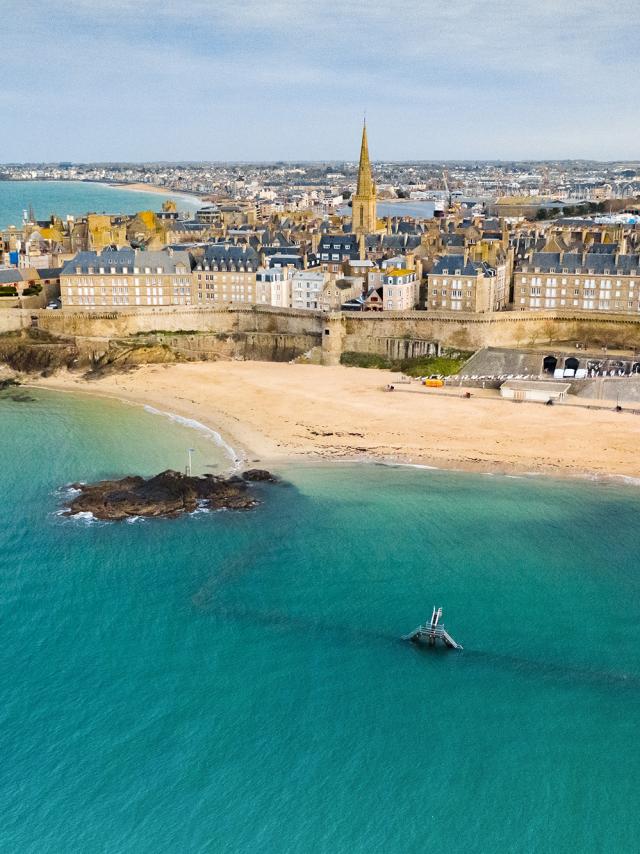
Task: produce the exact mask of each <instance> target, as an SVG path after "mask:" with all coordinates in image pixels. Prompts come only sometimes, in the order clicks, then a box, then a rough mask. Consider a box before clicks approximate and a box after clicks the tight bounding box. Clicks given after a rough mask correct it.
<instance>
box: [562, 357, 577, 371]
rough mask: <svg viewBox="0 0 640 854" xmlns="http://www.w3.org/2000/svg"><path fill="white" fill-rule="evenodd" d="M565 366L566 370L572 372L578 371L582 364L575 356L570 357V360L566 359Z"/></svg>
mask: <svg viewBox="0 0 640 854" xmlns="http://www.w3.org/2000/svg"><path fill="white" fill-rule="evenodd" d="M564 366H565V369H568V370H570V371H577V370H578V368H579V367H580V362H579V360H578V359H576V357H575V356H569V358H568V359H565V361H564Z"/></svg>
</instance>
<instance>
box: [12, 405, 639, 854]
mask: <svg viewBox="0 0 640 854" xmlns="http://www.w3.org/2000/svg"><path fill="white" fill-rule="evenodd" d="M19 392H20V394H19V395H18V396H19V397H20V396H22V395H26V397H27V398H29V397H31V398H32V399H31V400H29V399H27V400H25V399H24V398H23V399H22V400H21V401H14V400H13V399H12V394H11V393H8V392H3V393H2V394H1V395H0V427H1V431H2V432H1V435H2V443H1V445H0V465H1V469H0V470H1V472H2V485H3V489H2V497H3V501H2V504H1V505H0V517H1V525H0V539H1V543H0V603H1V619H2V638H3V643H2V647H1V650H0V756H1V757H2V764H1V768H2V771H1V774H0V814H1V815H2V823H1V825H0V851H2V852H5V851H6V852H38V854H39V852H65V854H66V852H136V854H138V852H149V853H150V854H152V853H153V854H157V852H274V854H286V853H288V852H291V854H294V852H295V854H298V852H314V854H315V852H318V854H319V852H322V854H325V852H326V854H342V852H344V854H347V852H367V854H371V852H376V854H377V852H380V853H381V854H382V852H384V854H387V853H388V852H390V854H395V852H398V854H412V852H417V851H441V852H447V854H457V852H460V854H473V853H474V852H495V851H499V852H527V854H528V853H529V852H531V853H532V854H533V852H554V854H565V852H571V854H574V852H584V854H591V852H593V854H596V852H598V854H603V852H605V853H606V852H612V854H619V852H637V851H638V850H640V818H639V817H638V816H639V811H638V807H639V806H640V803H639V801H640V788H639V786H638V780H639V779H640V748H639V747H638V727H639V725H640V595H639V594H640V574H639V572H638V546H639V540H640V536H639V533H638V517H639V511H640V492H639V491H638V487H637V486H635V485H631V484H629V485H626V484H610V483H597V482H575V483H574V482H561V481H553V480H546V479H541V478H508V477H489V476H483V475H469V474H458V473H447V472H441V471H428V470H418V469H411V468H390V467H383V466H373V465H372V466H365V465H360V466H355V465H333V466H332V465H326V466H323V467H313V466H310V467H303V466H298V467H295V466H288V467H285V469H284V470H283V471H282V474H283V475H284V477H285V478H286V480H287V482H288V484H287V485H279V486H276V487H268V486H257V487H256V488H257V489H258V491H259V492H260V494H261V496H262V498H263V499H264V503H263V504H262V506H261V507H260V508H259V509H258V510H256V511H254V512H250V513H244V514H235V515H234V514H232V513H213V514H207V513H198V514H195V515H193V516H189V517H186V518H182V519H178V520H173V521H169V520H156V521H138V522H134V523H132V524H128V523H125V524H109V523H98V522H95V521H94V522H92V521H90V520H87V519H79V520H78V519H77V520H70V519H68V518H65V517H62V516H60V515H58V511H59V509H60V508H61V507H62V506H63V505H64V500H65V495H64V493H63V492H60V487H61V486H62V485H64V484H67V483H69V482H70V481H75V480H89V479H94V478H99V477H103V476H107V475H120V474H125V473H130V472H132V471H137V472H141V473H147V474H150V473H153V472H156V471H158V470H161V469H163V468H165V467H169V466H171V467H174V468H181V467H183V466H184V463H185V457H186V449H187V448H188V447H194V448H196V453H195V455H194V463H196V461H197V464H198V467H199V469H200V470H201V471H213V470H220V469H221V468H224V467H226V466H227V465H228V464H229V460H228V458H227V456H226V455H225V453H224V450H223V449H222V448H221V447H220V446H219V445H218V444H216V442H215V437H214V436H211V435H208V434H207V433H205V432H199V431H198V430H195V429H191V428H189V427H187V426H185V425H181V424H178V423H175V422H172V421H170V420H169V419H168V418H165V417H163V416H161V415H157V414H151V413H148V412H145V411H144V410H142V409H137V408H134V407H130V406H125V405H121V404H119V403H115V402H110V401H102V400H94V399H90V398H81V397H77V396H72V395H63V394H55V393H52V392H44V391H27V392H25V391H24V390H19ZM14 393H15V392H14ZM434 604H435V605H442V606H443V607H444V609H445V615H444V616H445V623H446V625H447V627H448V628H449V630H450V631H451V633H452V634H453V636H454V637H455V638H456V639H457V640H459V641H460V642H461V643H463V644H464V647H465V648H464V651H463V652H460V653H455V652H446V651H440V650H438V651H428V650H421V649H418V648H414V647H413V646H411V645H409V644H406V643H403V642H402V641H401V640H400V639H399V638H400V636H401V635H402V634H403V633H405V632H407V631H409V630H411V629H413V628H414V627H415V626H416V625H417V624H418V623H419V622H420V621H422V620H423V619H425V618H427V617H428V616H429V615H430V613H431V607H432V605H434Z"/></svg>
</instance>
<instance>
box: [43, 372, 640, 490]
mask: <svg viewBox="0 0 640 854" xmlns="http://www.w3.org/2000/svg"><path fill="white" fill-rule="evenodd" d="M393 379H394V376H392V375H390V374H388V373H386V372H384V371H375V370H366V369H359V368H344V367H319V366H315V365H290V364H278V363H270V362H205V363H200V362H199V363H189V364H181V365H171V366H169V365H147V366H144V367H142V368H139V369H137V370H135V371H132V372H129V373H123V374H114V375H110V376H106V377H103V378H100V379H97V380H91V381H87V380H84V379H82V378H81V377H80V376H79V375H75V374H58V375H56V376H54V377H50V378H47V379H39V380H37V381H36V382H34V383H33V384H34V385H38V386H40V387H45V388H50V389H59V390H66V391H77V392H88V393H91V394H97V395H101V396H107V397H113V398H118V399H121V400H124V401H128V402H131V403H137V404H141V405H148V406H151V407H154V408H155V409H158V410H161V411H163V412H171V413H175V414H177V415H181V416H183V417H185V418H191V419H195V420H197V421H200V422H202V423H203V424H206V425H207V426H209V427H211V428H213V429H215V430H217V431H219V432H220V433H221V434H222V435H223V436H224V437H225V439H227V441H228V442H229V444H231V445H232V446H233V447H234V448H235V449H236V451H237V452H238V453H239V455H241V456H242V457H243V459H245V460H246V461H248V462H252V463H256V462H257V461H260V462H262V463H265V464H266V463H269V462H271V463H273V464H277V462H278V461H283V460H285V459H292V460H308V461H313V460H380V461H387V462H395V463H411V464H418V465H432V466H438V467H443V468H455V469H464V470H478V471H493V472H505V473H518V472H519V473H524V472H528V473H550V474H555V475H559V476H597V477H605V476H607V475H617V476H627V477H633V478H638V477H640V454H638V452H637V442H638V438H639V437H640V417H639V416H638V415H634V414H633V413H631V412H622V413H617V412H614V411H613V410H609V409H606V410H605V409H589V408H587V407H586V406H576V407H573V406H566V405H565V406H563V405H562V404H559V405H556V406H553V407H547V406H542V405H539V404H534V403H517V404H516V403H512V402H510V401H504V400H501V399H500V398H499V397H489V396H481V395H479V394H474V396H473V397H472V398H471V399H465V398H463V397H461V396H459V395H458V394H457V393H451V391H449V392H448V394H446V395H445V394H442V393H439V392H438V391H437V390H431V389H429V390H427V389H424V388H423V387H421V386H420V385H418V384H417V383H412V384H410V385H396V390H395V391H394V392H392V393H386V392H384V391H383V387H384V385H385V383H387V382H389V381H390V380H391V381H393Z"/></svg>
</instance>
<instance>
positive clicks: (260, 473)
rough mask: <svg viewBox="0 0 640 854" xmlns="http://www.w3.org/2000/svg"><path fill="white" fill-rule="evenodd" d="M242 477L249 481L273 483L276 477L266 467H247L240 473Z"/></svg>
mask: <svg viewBox="0 0 640 854" xmlns="http://www.w3.org/2000/svg"><path fill="white" fill-rule="evenodd" d="M242 479H243V480H246V481H249V483H251V482H255V483H257V482H262V483H275V482H276V481H277V478H276V477H274V476H273V475H272V474H271V472H270V471H267V470H266V469H249V470H248V471H245V472H243V473H242Z"/></svg>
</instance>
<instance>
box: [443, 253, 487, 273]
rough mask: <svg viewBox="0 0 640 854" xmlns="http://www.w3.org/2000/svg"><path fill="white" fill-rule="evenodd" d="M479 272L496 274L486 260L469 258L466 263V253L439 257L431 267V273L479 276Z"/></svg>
mask: <svg viewBox="0 0 640 854" xmlns="http://www.w3.org/2000/svg"><path fill="white" fill-rule="evenodd" d="M457 270H460V272H459V273H457V272H456V271H457ZM478 274H480V275H485V276H493V275H495V270H494V269H493V267H490V266H489V265H488V264H485V262H484V261H472V260H471V259H467V263H466V264H465V262H464V255H444V256H443V257H442V258H438V259H437V261H436V262H435V264H434V265H433V267H432V268H431V274H430V275H436V276H443V275H445V276H446V275H452V276H453V275H458V276H477V275H478Z"/></svg>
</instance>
